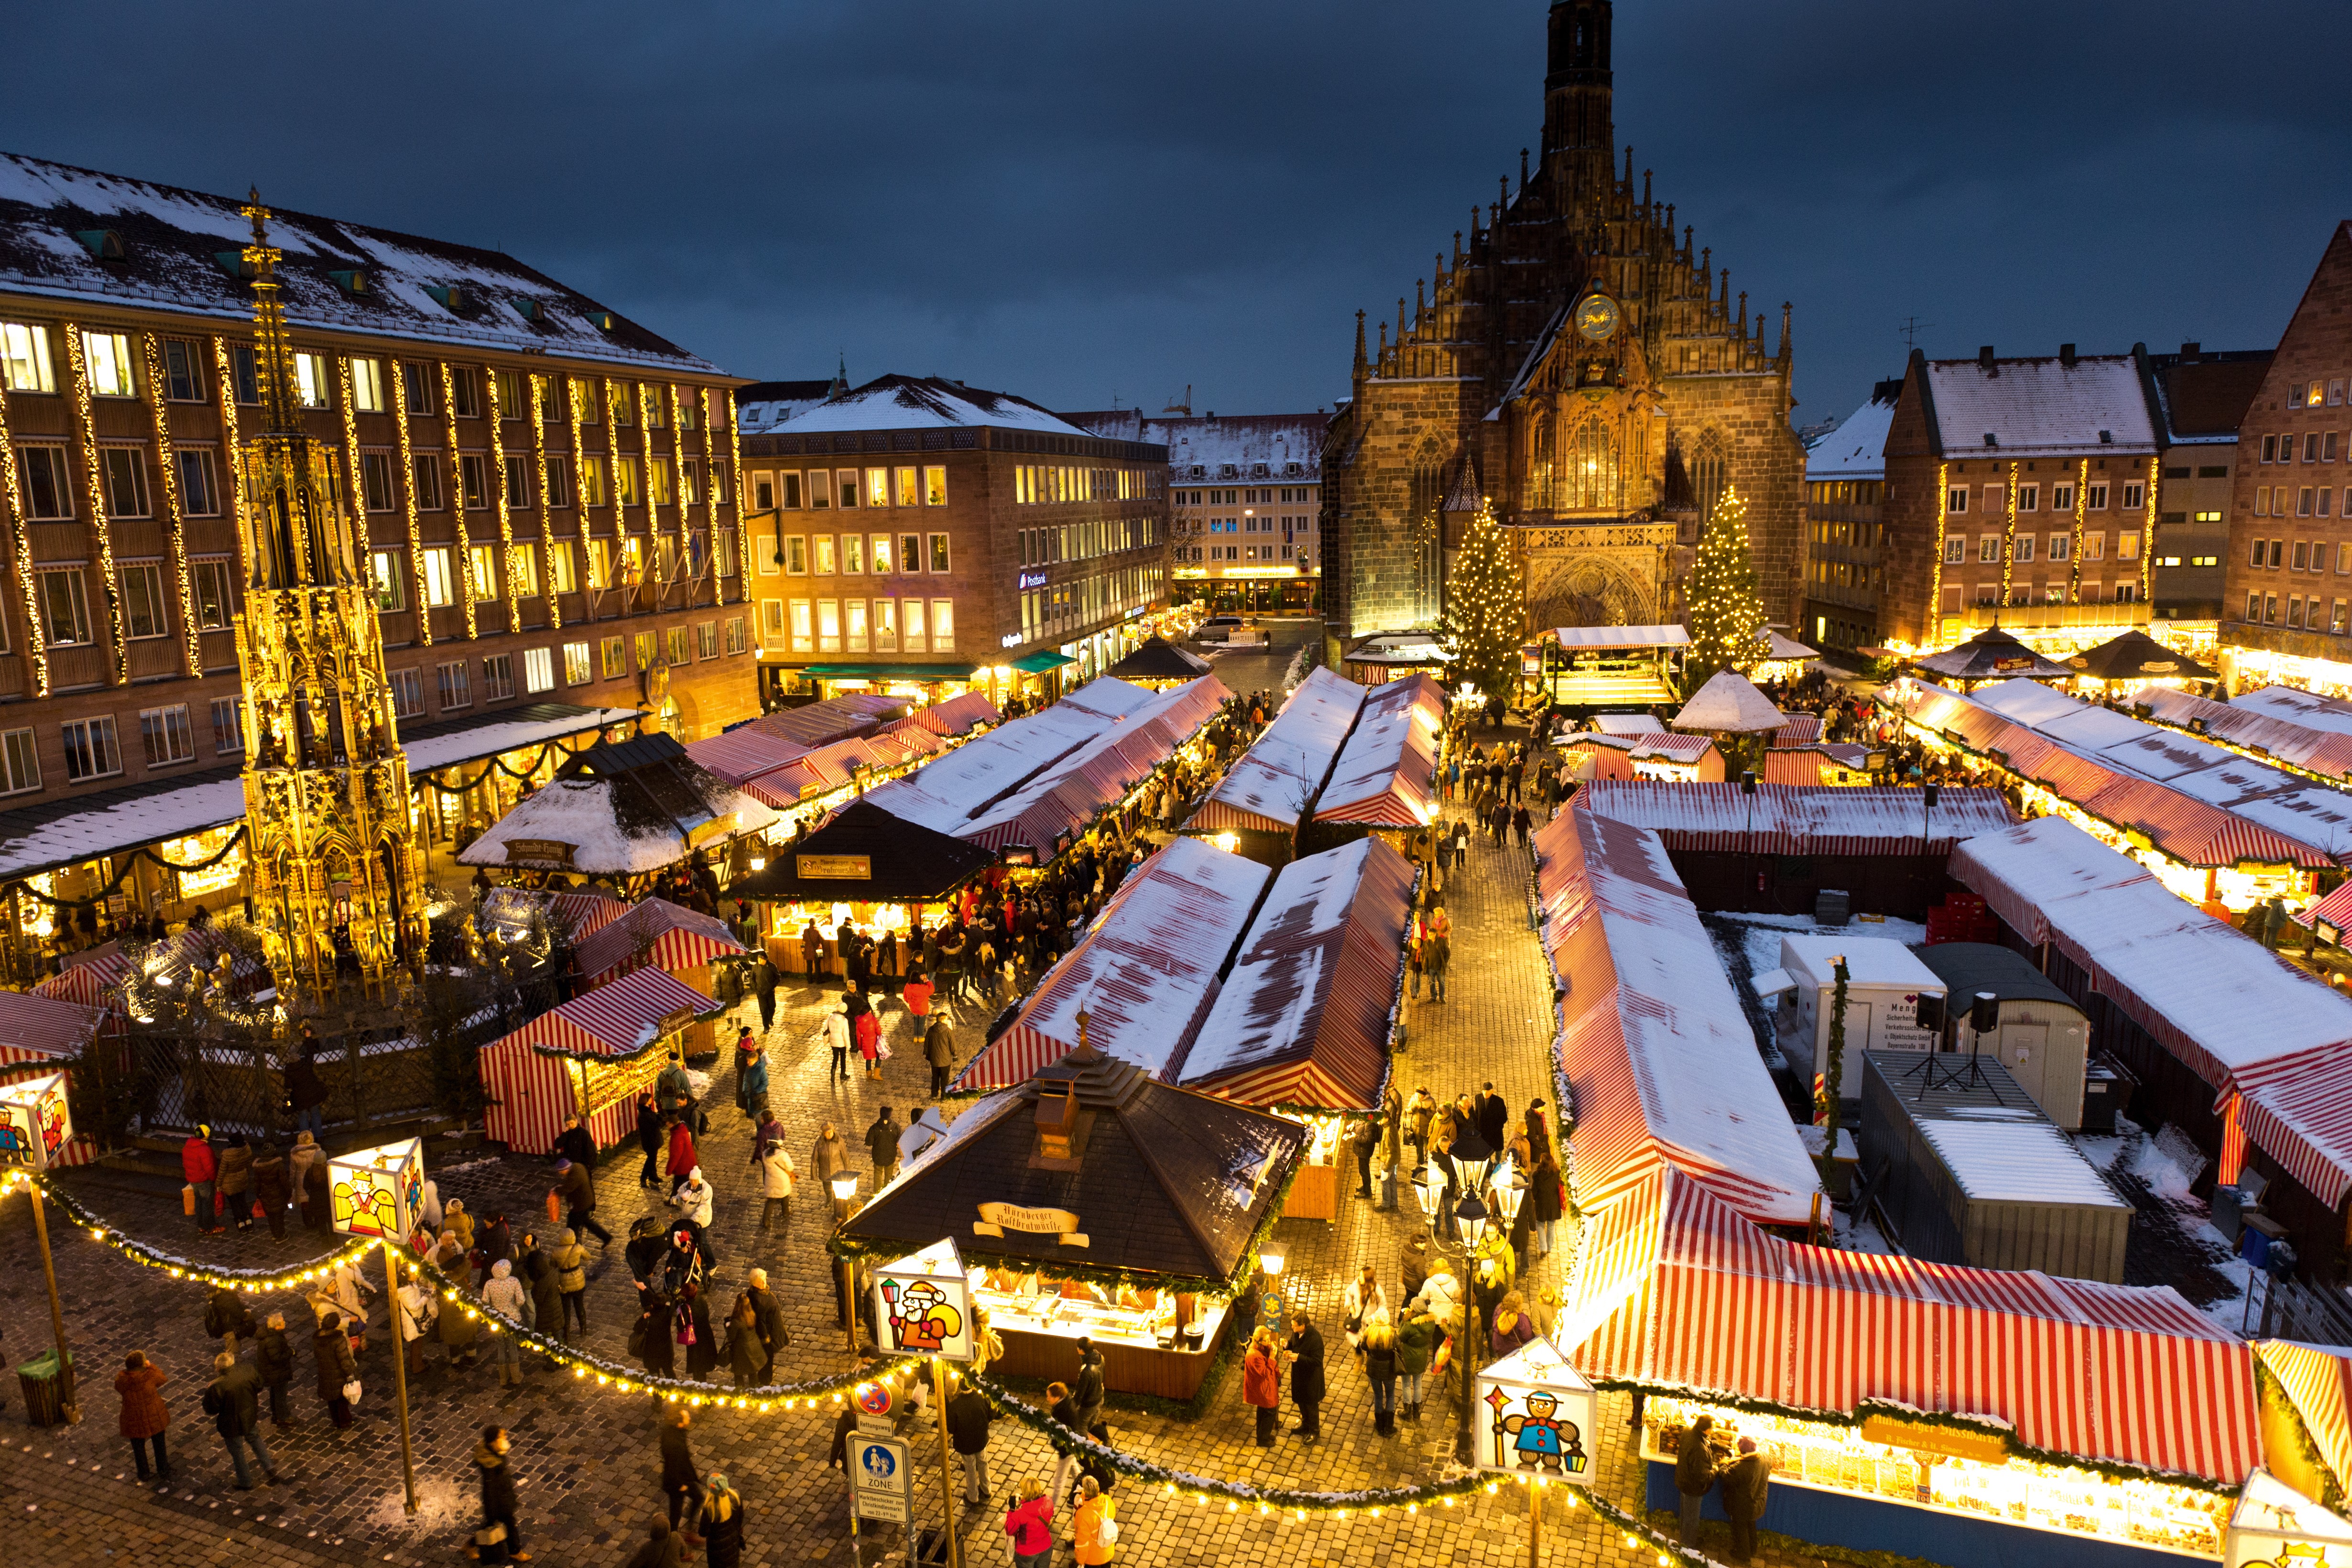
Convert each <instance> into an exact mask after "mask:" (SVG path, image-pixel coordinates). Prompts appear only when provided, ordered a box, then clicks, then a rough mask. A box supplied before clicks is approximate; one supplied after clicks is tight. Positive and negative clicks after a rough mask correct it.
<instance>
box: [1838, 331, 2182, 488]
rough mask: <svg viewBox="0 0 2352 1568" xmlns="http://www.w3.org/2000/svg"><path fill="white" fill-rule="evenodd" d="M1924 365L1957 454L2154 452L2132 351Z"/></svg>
mask: <svg viewBox="0 0 2352 1568" xmlns="http://www.w3.org/2000/svg"><path fill="white" fill-rule="evenodd" d="M1925 363H1926V365H1927V386H1928V390H1929V392H1930V393H1931V394H1932V395H1933V401H1934V407H1935V414H1936V425H1937V430H1938V431H1939V432H1940V434H1941V436H1942V437H1943V448H1944V450H1945V451H1946V452H1948V453H1949V454H1950V455H1951V456H1953V457H1956V458H1957V457H1960V456H1963V455H1966V454H1970V453H1983V452H1993V451H1999V452H2004V453H2012V454H2013V453H2020V452H2024V453H2033V452H2067V453H2074V452H2080V453H2084V454H2086V455H2096V454H2099V453H2105V452H2137V453H2147V452H2153V451H2155V450H2156V426H2155V423H2154V421H2153V420H2152V419H2151V418H2150V416H2149V414H2148V407H2147V394H2146V393H2145V391H2144V390H2143V389H2142V387H2141V384H2140V377H2139V367H2138V366H2137V365H2136V364H2135V363H2132V357H2131V356H2130V355H2129V354H2101V355H2095V356H2084V357H2080V358H2077V359H2076V360H2075V361H2074V363H2072V364H2068V363H2064V362H2063V361H2061V360H2059V359H2057V358H2056V357H2054V356H2053V357H2051V358H2048V359H1997V360H1995V361H1994V362H1993V368H1992V369H1990V370H1986V369H1985V368H1984V367H1983V366H1982V365H1981V364H1980V363H1979V362H1978V361H1976V360H1972V359H1958V360H1928V361H1927V362H1925ZM1986 437H1991V439H1990V440H1987V439H1986ZM1809 477H1810V474H1809Z"/></svg>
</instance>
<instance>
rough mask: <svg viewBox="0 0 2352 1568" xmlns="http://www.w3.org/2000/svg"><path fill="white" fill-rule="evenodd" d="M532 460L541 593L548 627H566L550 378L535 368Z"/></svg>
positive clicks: (531, 428)
mask: <svg viewBox="0 0 2352 1568" xmlns="http://www.w3.org/2000/svg"><path fill="white" fill-rule="evenodd" d="M530 460H531V466H532V468H535V469H536V470H537V471H538V480H539V489H538V490H537V491H535V492H534V495H535V497H536V499H537V500H538V502H539V542H540V545H541V554H542V555H544V556H545V557H546V559H545V560H543V561H541V563H540V570H541V572H542V573H543V574H545V580H544V581H542V582H541V584H540V585H539V586H540V592H541V594H542V595H545V597H546V599H547V629H548V630H549V631H551V632H560V631H562V629H563V596H562V595H561V594H558V593H557V592H556V591H555V509H554V508H553V507H551V506H550V505H549V504H548V500H547V377H545V376H543V375H541V374H539V373H538V372H536V371H533V372H532V373H531V374H530Z"/></svg>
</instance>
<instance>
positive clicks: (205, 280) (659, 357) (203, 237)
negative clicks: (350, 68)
mask: <svg viewBox="0 0 2352 1568" xmlns="http://www.w3.org/2000/svg"><path fill="white" fill-rule="evenodd" d="M240 205H243V203H242V202H241V201H240V200H239V199H238V198H236V197H233V196H217V195H209V194H207V193H205V192H202V191H191V190H184V189H182V188H180V187H178V186H176V185H161V184H152V183H151V182H149V181H145V180H136V179H131V178H128V177H126V176H124V175H121V174H100V173H98V172H96V171H94V170H89V169H79V168H75V167H74V166H72V165H71V164H67V163H50V162H48V161H47V160H46V159H42V158H28V157H25V156H23V155H21V154H18V153H0V288H5V289H7V290H8V291H10V292H13V293H20V294H36V295H47V296H49V297H51V298H54V299H57V300H61V301H67V302H69V303H72V304H79V306H81V307H82V308H88V307H89V306H91V305H97V304H104V303H114V304H119V305H121V306H125V307H150V308H155V309H161V310H173V311H190V312H194V313H195V314H198V315H204V316H210V317H214V318H216V319H218V320H221V321H236V322H240V323H242V322H248V321H251V320H252V318H253V291H252V289H251V288H250V287H249V286H248V285H247V284H246V283H245V282H243V281H241V280H240V279H237V278H235V277H232V276H231V275H230V273H229V271H228V270H227V269H226V268H224V267H223V266H222V264H221V263H220V262H219V261H218V260H217V259H216V258H217V256H218V255H219V254H220V253H221V252H224V251H236V250H238V249H240V248H241V247H244V246H246V245H247V244H249V243H251V241H252V226H251V225H250V223H249V222H248V221H247V219H246V218H245V216H243V215H242V214H241V213H239V212H238V210H237V209H238V207H239V206H240ZM272 212H273V216H272V218H271V221H270V231H269V238H270V243H271V244H273V245H275V246H277V247H279V248H280V249H281V250H282V251H284V253H285V256H284V259H283V260H282V261H281V262H280V263H279V266H278V281H279V282H280V284H281V285H282V286H283V292H282V295H281V298H283V299H284V300H285V302H286V314H287V318H288V320H289V321H291V322H292V324H293V327H294V330H295V331H296V332H297V334H299V333H300V332H301V331H302V330H303V329H304V328H306V327H308V328H320V329H327V330H331V331H348V332H365V333H371V334H374V335H377V336H383V337H392V338H407V339H415V340H419V341H423V342H437V343H459V344H465V345H467V346H468V347H471V348H475V349H478V350H481V349H488V350H496V351H503V352H506V353H523V354H548V355H555V356H558V357H560V358H565V359H574V360H593V361H599V362H603V363H613V364H622V365H637V366H643V367H645V368H647V369H650V370H656V371H666V372H677V371H686V372H693V373H700V374H716V373H717V370H718V367H717V366H715V365H713V364H711V363H709V361H707V360H704V359H701V358H699V357H698V356H696V355H694V354H691V353H688V352H687V351H686V350H684V349H681V348H679V347H678V346H677V344H675V343H673V342H669V341H667V339H665V338H662V337H659V336H657V335H656V334H655V333H653V332H650V331H646V329H645V328H643V327H641V326H638V325H637V324H636V323H635V322H633V321H627V320H625V319H623V318H621V317H619V316H617V315H615V316H614V318H613V321H614V324H613V326H612V327H611V328H610V329H609V330H607V329H605V328H603V327H600V326H598V325H597V324H596V323H595V321H594V320H593V317H594V316H595V315H596V314H597V313H598V312H600V311H601V310H603V309H604V307H603V306H602V305H601V304H599V303H598V302H596V301H593V300H590V299H589V298H588V297H587V296H586V295H583V294H582V293H580V292H578V291H577V290H575V289H568V288H566V287H564V286H563V285H562V284H561V283H558V282H556V281H555V280H554V279H551V278H549V277H547V276H546V275H545V274H543V273H541V272H538V271H536V270H534V269H532V268H529V267H526V266H525V265H523V264H522V263H521V262H520V261H517V260H516V259H515V258H512V257H510V256H507V255H505V254H503V253H502V252H499V251H495V250H483V249H478V248H476V247H473V246H468V245H457V244H452V243H450V242H448V241H446V240H438V239H425V238H422V237H418V236H415V235H409V234H400V233H397V232H394V231H393V230H390V229H381V228H371V227H368V226H364V225H362V224H355V223H346V222H342V221H341V220H338V219H335V218H327V217H319V216H313V215H310V214H308V213H299V212H280V211H277V210H276V209H274V208H273V209H272ZM102 231H111V232H112V233H114V234H115V235H116V236H117V237H119V238H120V241H121V248H122V254H121V257H120V258H110V259H105V260H101V259H100V258H98V256H96V255H95V254H93V253H92V251H91V249H90V247H89V246H88V245H86V244H85V243H84V242H83V240H82V239H81V238H80V236H81V235H84V234H91V233H99V232H102ZM338 272H341V273H344V274H346V275H354V276H358V277H360V278H362V279H363V282H364V287H363V288H362V289H357V290H354V289H351V288H348V287H346V286H345V284H344V283H343V282H340V281H338V280H337V279H336V278H335V277H334V276H333V275H334V274H336V273H338ZM453 288H454V289H457V290H459V293H458V294H457V297H456V299H455V300H454V301H453V302H448V303H445V302H444V300H443V299H439V298H436V296H435V295H434V293H433V292H432V290H434V289H442V290H444V291H445V292H446V290H449V289H453ZM453 303H454V308H453ZM526 311H528V312H529V313H526Z"/></svg>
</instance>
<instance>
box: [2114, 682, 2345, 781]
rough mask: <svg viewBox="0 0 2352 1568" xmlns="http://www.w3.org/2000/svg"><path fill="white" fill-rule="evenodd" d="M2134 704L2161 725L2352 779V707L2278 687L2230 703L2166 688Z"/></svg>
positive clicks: (2141, 696) (2331, 776)
mask: <svg viewBox="0 0 2352 1568" xmlns="http://www.w3.org/2000/svg"><path fill="white" fill-rule="evenodd" d="M2135 702H2136V703H2137V704H2140V705H2144V706H2145V707H2146V708H2147V716H2148V717H2149V718H2150V719H2152V720H2154V721H2156V722H2157V723H2158V724H2163V725H2167V726H2169V727H2170V728H2172V729H2176V730H2187V731H2189V732H2190V733H2191V734H2197V735H2203V736H2206V737H2208V738H2210V739H2211V740H2213V741H2215V742H2220V743H2221V744H2222V745H2225V746H2234V747H2236V748H2238V749H2239V750H2241V751H2246V752H2258V753H2260V754H2262V755H2263V756H2267V757H2270V758H2272V759H2273V760H2274V761H2276V762H2278V763H2282V764H2284V766H2287V767H2290V768H2296V769H2300V770H2301V771H2302V772H2304V773H2316V774H2318V775H2319V776H2320V777H2322V778H2326V779H2334V780H2352V703H2347V702H2339V701H2337V700H2335V699H2333V698H2329V697H2320V696H2316V695H2315V694H2313V693H2311V692H2308V691H2290V690H2287V689H2284V688H2281V687H2275V686H2273V687H2266V688H2264V689H2262V690H2260V691H2250V692H2245V693H2242V695H2240V696H2238V697H2236V698H2234V699H2232V700H2230V701H2228V702H2215V701H2213V700H2210V699H2209V698H2204V697H2192V696H2190V695H2189V693H2188V692H2186V691H2175V690H2172V689H2169V688H2164V687H2158V688H2154V689H2149V690H2146V691H2143V692H2141V693H2140V694H2139V695H2138V697H2137V698H2136V699H2135ZM2134 711H2137V707H2136V708H2135V710H2134Z"/></svg>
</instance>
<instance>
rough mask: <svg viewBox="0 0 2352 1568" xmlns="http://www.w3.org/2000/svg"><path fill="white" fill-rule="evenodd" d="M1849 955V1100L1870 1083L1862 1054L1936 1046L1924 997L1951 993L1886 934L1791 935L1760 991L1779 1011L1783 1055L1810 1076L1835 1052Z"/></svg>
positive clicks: (1760, 977)
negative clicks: (1922, 1011) (1840, 964)
mask: <svg viewBox="0 0 2352 1568" xmlns="http://www.w3.org/2000/svg"><path fill="white" fill-rule="evenodd" d="M1841 957H1843V959H1844V960H1845V970H1846V993H1845V1053H1846V1054H1845V1064H1846V1065H1845V1082H1844V1083H1843V1085H1842V1086H1841V1088H1842V1089H1843V1091H1844V1094H1845V1097H1846V1098H1848V1099H1852V1098H1854V1097H1855V1096H1857V1095H1859V1094H1860V1093H1861V1090H1862V1076H1861V1063H1862V1057H1861V1053H1862V1052H1864V1051H1917V1052H1919V1053H1920V1054H1921V1055H1923V1056H1924V1055H1926V1054H1927V1052H1929V1051H1932V1050H1934V1049H1935V1048H1936V1036H1935V1034H1934V1032H1933V1031H1931V1030H1927V1029H1923V1028H1921V1027H1919V998H1920V997H1921V996H1922V995H1927V996H1941V995H1943V994H1945V987H1944V983H1943V981H1941V980H1940V979H1938V978H1937V975H1936V972H1935V971H1934V970H1932V969H1930V968H1928V967H1927V965H1926V964H1924V963H1920V962H1919V958H1918V955H1917V954H1916V953H1914V952H1912V951H1911V950H1910V949H1909V948H1907V947H1906V946H1904V945H1903V944H1902V943H1901V942H1895V941H1893V940H1891V939H1889V938H1886V937H1857V936H1847V935H1838V936H1784V937H1782V938H1781V939H1780V968H1778V969H1774V970H1769V971H1768V972H1766V973H1762V974H1759V975H1758V976H1757V977H1756V980H1755V986H1756V994H1758V995H1759V996H1760V997H1761V998H1763V1000H1764V1003H1765V1005H1767V1006H1768V1007H1770V1008H1772V1009H1773V1010H1774V1022H1775V1024H1776V1026H1777V1027H1776V1031H1775V1032H1776V1033H1777V1035H1778V1036H1779V1038H1780V1051H1781V1054H1782V1055H1784V1056H1786V1057H1787V1058H1789V1066H1790V1069H1791V1070H1792V1071H1794V1072H1796V1073H1798V1074H1799V1075H1801V1077H1803V1078H1805V1079H1808V1080H1810V1079H1811V1078H1812V1076H1813V1075H1814V1074H1816V1073H1819V1072H1821V1071H1822V1070H1823V1064H1824V1063H1826V1062H1827V1061H1828V1059H1829V1044H1830V1018H1831V1014H1832V1012H1833V1011H1834V1007H1833V1004H1834V1002H1835V1000H1836V996H1837V961H1838V960H1839V959H1840V958H1841Z"/></svg>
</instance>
